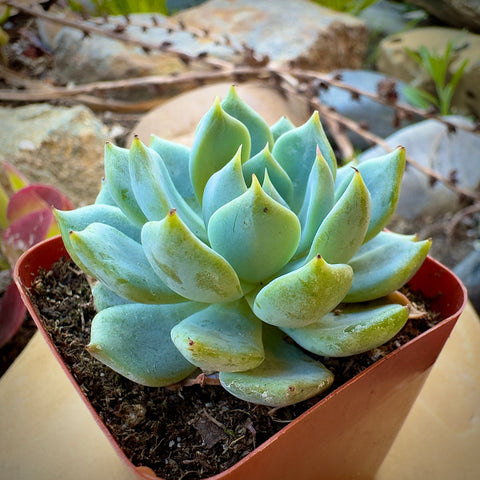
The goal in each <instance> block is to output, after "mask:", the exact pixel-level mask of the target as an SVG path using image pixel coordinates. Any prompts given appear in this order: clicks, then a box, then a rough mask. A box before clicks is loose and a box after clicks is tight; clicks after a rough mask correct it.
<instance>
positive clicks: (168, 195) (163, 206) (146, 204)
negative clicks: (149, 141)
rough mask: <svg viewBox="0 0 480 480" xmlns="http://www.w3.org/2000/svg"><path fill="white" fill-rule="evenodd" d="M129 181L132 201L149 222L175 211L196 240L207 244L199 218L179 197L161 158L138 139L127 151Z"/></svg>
mask: <svg viewBox="0 0 480 480" xmlns="http://www.w3.org/2000/svg"><path fill="white" fill-rule="evenodd" d="M129 165H130V178H131V182H132V189H133V191H134V193H135V198H136V199H137V202H138V204H139V205H140V207H141V209H142V211H143V212H144V213H145V215H146V217H147V218H148V219H149V220H152V221H155V220H161V219H163V218H164V217H165V215H167V213H168V212H169V211H170V209H172V208H175V209H176V210H177V214H178V215H179V217H180V218H181V219H182V220H183V221H184V222H185V223H186V224H187V225H188V228H189V229H190V230H191V231H192V232H193V233H195V235H197V237H199V238H201V239H203V240H206V232H205V226H204V224H203V222H202V220H201V219H200V217H199V216H198V215H197V214H196V213H195V212H194V211H193V210H192V209H191V208H190V207H189V206H188V204H187V203H186V202H185V200H184V199H183V198H182V197H181V195H180V194H179V193H178V191H177V189H176V188H175V185H174V184H173V182H172V179H171V178H170V175H169V173H168V170H167V168H166V167H165V164H164V163H163V160H162V158H161V157H160V155H158V153H157V152H155V150H152V149H151V148H148V147H146V146H145V145H143V144H142V142H141V141H140V140H138V139H135V140H134V141H133V142H132V146H131V148H130V157H129Z"/></svg>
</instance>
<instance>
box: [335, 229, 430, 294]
mask: <svg viewBox="0 0 480 480" xmlns="http://www.w3.org/2000/svg"><path fill="white" fill-rule="evenodd" d="M431 244H432V242H431V240H424V241H421V242H417V241H415V240H414V239H412V236H409V235H405V236H404V235H400V234H396V233H391V232H380V233H379V234H378V235H377V236H376V237H374V238H373V239H372V240H370V241H369V242H367V243H366V244H365V245H363V246H362V247H361V248H360V249H359V250H358V252H357V254H356V255H355V256H354V257H353V258H352V260H351V261H350V262H349V263H350V265H351V267H352V268H353V282H352V287H351V288H350V291H349V292H348V294H347V296H346V297H345V299H344V301H345V302H364V301H368V300H373V299H375V298H379V297H383V296H385V295H387V294H389V293H391V292H393V291H394V290H398V289H399V288H400V287H401V286H403V285H404V284H405V283H407V282H408V281H409V280H410V279H411V278H412V277H413V275H415V273H416V272H417V270H418V269H419V268H420V267H421V265H422V263H423V261H424V260H425V258H426V256H427V254H428V251H429V250H430V246H431Z"/></svg>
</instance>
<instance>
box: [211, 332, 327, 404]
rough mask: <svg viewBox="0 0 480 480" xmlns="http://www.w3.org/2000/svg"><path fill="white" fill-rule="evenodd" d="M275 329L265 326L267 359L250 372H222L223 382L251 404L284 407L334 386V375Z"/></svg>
mask: <svg viewBox="0 0 480 480" xmlns="http://www.w3.org/2000/svg"><path fill="white" fill-rule="evenodd" d="M283 337H284V335H283V333H282V332H280V331H279V330H278V329H276V328H275V327H272V326H269V325H264V326H263V345H264V348H265V360H264V361H263V363H261V364H260V365H259V366H258V367H256V368H254V369H252V370H248V371H246V372H220V382H221V384H222V386H223V388H225V390H227V391H228V392H230V393H231V394H232V395H234V396H235V397H238V398H240V399H242V400H245V401H247V402H252V403H257V404H260V405H267V406H270V407H284V406H286V405H292V404H294V403H298V402H301V401H302V400H306V399H308V398H311V397H314V396H316V395H318V394H319V393H321V392H323V391H324V390H326V389H327V388H329V387H330V385H331V384H332V383H333V373H332V372H330V371H329V370H327V369H326V368H325V367H324V366H323V364H321V363H320V362H318V361H316V360H313V359H312V358H310V357H309V356H307V355H306V354H305V353H303V352H302V351H300V350H299V349H298V348H297V347H296V346H295V345H291V344H289V343H287V342H286V341H285V340H284V338H283Z"/></svg>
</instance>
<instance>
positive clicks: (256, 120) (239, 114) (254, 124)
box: [221, 85, 273, 156]
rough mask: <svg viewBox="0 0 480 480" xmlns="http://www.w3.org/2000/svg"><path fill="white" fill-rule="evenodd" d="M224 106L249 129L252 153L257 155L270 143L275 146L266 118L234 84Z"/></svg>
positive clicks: (224, 108) (226, 110) (225, 109)
mask: <svg viewBox="0 0 480 480" xmlns="http://www.w3.org/2000/svg"><path fill="white" fill-rule="evenodd" d="M221 105H222V108H223V110H224V111H225V112H227V113H228V114H229V115H231V116H232V117H234V118H236V119H237V120H239V121H240V122H242V123H243V124H244V125H245V126H246V127H247V129H248V133H249V134H250V139H251V142H252V143H251V152H250V155H252V156H253V155H256V154H257V153H258V152H260V150H262V149H263V148H264V147H265V145H267V144H268V146H269V147H270V148H272V147H273V136H272V133H271V132H270V129H269V128H268V125H267V123H266V122H265V120H264V119H263V118H262V117H261V116H260V115H259V114H258V113H257V112H256V111H255V110H254V109H253V108H252V107H250V106H249V105H247V104H246V103H245V102H244V101H243V100H242V99H241V98H240V97H239V96H238V94H237V91H236V89H235V87H234V86H233V85H232V86H231V87H230V90H229V91H228V95H227V96H226V98H225V100H223V102H222V103H221Z"/></svg>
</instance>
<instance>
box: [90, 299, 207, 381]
mask: <svg viewBox="0 0 480 480" xmlns="http://www.w3.org/2000/svg"><path fill="white" fill-rule="evenodd" d="M200 308H203V305H199V304H194V303H192V302H188V303H179V304H176V305H141V304H128V305H118V306H115V307H111V308H107V309H105V310H102V311H101V312H100V313H98V314H97V315H96V316H95V318H94V319H93V322H92V329H91V339H90V343H89V345H88V346H87V349H88V351H89V352H90V353H91V354H92V355H93V356H94V357H95V358H96V359H98V360H100V361H101V362H102V363H104V364H106V365H108V366H109V367H110V368H112V369H113V370H115V371H116V372H118V373H120V374H121V375H123V376H124V377H127V378H128V379H130V380H132V381H134V382H137V383H140V384H142V385H147V386H150V387H162V386H166V385H171V384H172V383H176V382H179V381H180V380H183V379H184V378H185V377H187V376H188V375H190V374H191V373H192V372H193V371H194V370H195V367H194V366H193V365H192V364H190V363H188V362H187V360H185V359H184V358H183V356H182V355H181V354H180V352H179V351H178V350H177V349H176V348H175V345H173V343H172V340H171V339H170V330H171V329H172V327H173V326H175V325H176V324H177V323H178V322H179V321H180V320H182V319H183V318H184V317H186V316H188V315H191V314H192V313H194V312H196V311H198V310H199V309H200Z"/></svg>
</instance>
